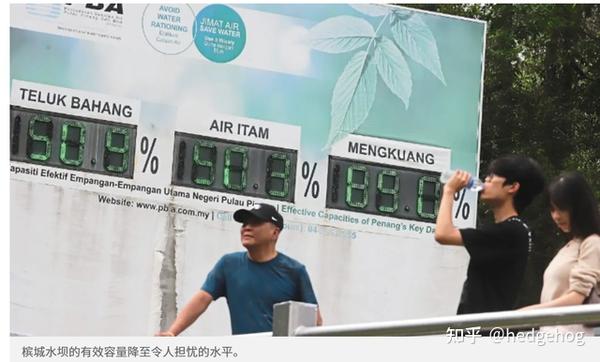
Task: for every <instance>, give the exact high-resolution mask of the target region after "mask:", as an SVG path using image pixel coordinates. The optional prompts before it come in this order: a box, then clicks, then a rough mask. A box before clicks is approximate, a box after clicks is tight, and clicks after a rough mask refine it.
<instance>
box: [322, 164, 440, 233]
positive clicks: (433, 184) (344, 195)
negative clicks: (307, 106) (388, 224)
mask: <svg viewBox="0 0 600 362" xmlns="http://www.w3.org/2000/svg"><path fill="white" fill-rule="evenodd" d="M327 179H328V187H327V202H326V206H327V207H328V208H334V209H340V210H348V211H355V212H362V213H369V214H377V215H381V216H389V217H396V218H401V219H411V220H418V221H425V222H435V219H436V217H437V213H438V209H439V202H440V189H441V184H440V182H439V174H438V173H435V172H430V171H422V170H414V169H408V168H399V167H393V166H389V165H381V164H375V163H368V162H356V161H353V160H348V159H343V158H339V157H334V156H330V157H329V170H328V175H327Z"/></svg>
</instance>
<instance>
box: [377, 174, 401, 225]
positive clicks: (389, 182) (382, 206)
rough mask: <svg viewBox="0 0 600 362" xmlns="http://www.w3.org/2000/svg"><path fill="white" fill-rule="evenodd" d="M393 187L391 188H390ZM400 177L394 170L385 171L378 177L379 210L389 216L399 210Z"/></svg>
mask: <svg viewBox="0 0 600 362" xmlns="http://www.w3.org/2000/svg"><path fill="white" fill-rule="evenodd" d="M390 186H391V187H390ZM399 191H400V177H398V173H397V172H396V171H393V170H383V171H381V172H380V173H379V174H378V175H377V210H379V211H381V212H385V213H388V214H391V213H394V212H396V210H398V199H399V193H398V192H399Z"/></svg>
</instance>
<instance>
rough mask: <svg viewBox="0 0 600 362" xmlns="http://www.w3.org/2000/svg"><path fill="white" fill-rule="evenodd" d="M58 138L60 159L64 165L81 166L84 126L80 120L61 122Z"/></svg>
mask: <svg viewBox="0 0 600 362" xmlns="http://www.w3.org/2000/svg"><path fill="white" fill-rule="evenodd" d="M60 140H61V143H60V161H61V162H62V163H64V164H65V165H70V166H81V164H82V163H83V149H84V146H85V127H84V126H83V125H82V124H81V123H80V122H69V121H67V122H65V123H63V125H62V127H61V132H60Z"/></svg>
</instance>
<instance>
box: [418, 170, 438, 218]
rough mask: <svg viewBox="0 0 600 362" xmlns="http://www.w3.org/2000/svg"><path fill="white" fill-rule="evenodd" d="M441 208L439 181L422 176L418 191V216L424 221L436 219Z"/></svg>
mask: <svg viewBox="0 0 600 362" xmlns="http://www.w3.org/2000/svg"><path fill="white" fill-rule="evenodd" d="M439 208H440V182H439V180H438V179H437V178H435V177H431V176H422V177H421V178H420V179H419V184H418V190H417V214H418V215H419V216H420V217H422V218H424V219H435V218H436V217H437V214H438V209H439Z"/></svg>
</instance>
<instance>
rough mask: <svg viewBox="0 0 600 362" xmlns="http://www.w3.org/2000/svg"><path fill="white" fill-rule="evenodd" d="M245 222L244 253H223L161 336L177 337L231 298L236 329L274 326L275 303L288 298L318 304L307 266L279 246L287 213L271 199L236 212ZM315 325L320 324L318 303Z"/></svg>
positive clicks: (252, 330)
mask: <svg viewBox="0 0 600 362" xmlns="http://www.w3.org/2000/svg"><path fill="white" fill-rule="evenodd" d="M233 218H234V219H235V221H237V222H240V223H242V228H241V239H242V245H243V246H244V247H245V248H246V250H247V251H246V252H236V253H230V254H226V255H224V256H223V257H222V258H221V259H220V260H219V261H218V262H217V264H216V265H215V267H214V268H213V269H212V270H211V271H210V273H208V276H207V277H206V281H205V282H204V285H203V286H202V288H201V290H199V291H198V292H197V293H196V294H195V295H194V296H193V297H192V299H191V300H190V301H189V302H188V304H186V305H185V307H183V309H182V310H181V312H180V313H179V315H178V316H177V318H176V319H175V321H174V322H173V324H172V325H171V327H169V329H168V330H167V331H165V332H160V333H158V334H157V335H159V336H176V335H178V334H179V333H181V332H182V331H184V330H185V329H186V328H187V327H189V326H190V325H191V324H192V323H193V322H194V321H195V320H196V319H197V318H198V317H199V316H200V315H201V314H202V313H203V312H204V311H205V310H206V308H208V305H209V304H210V303H211V302H212V301H213V300H216V299H218V298H220V297H225V298H226V299H227V305H228V306H229V316H230V319H231V330H232V333H233V334H242V333H257V332H268V331H272V330H273V304H276V303H280V302H285V301H289V300H293V301H298V302H306V303H312V304H317V298H316V297H315V293H314V292H313V289H312V285H311V283H310V278H309V277H308V273H307V272H306V268H305V267H304V265H302V264H301V263H299V262H298V261H296V260H294V259H292V258H290V257H289V256H286V255H284V254H283V253H280V252H278V251H277V250H276V248H275V244H276V243H277V239H278V237H279V234H280V233H281V230H283V217H282V216H281V215H280V214H279V212H277V210H276V209H275V208H274V207H273V206H271V205H268V204H257V205H256V206H255V207H253V208H252V209H248V210H246V209H240V210H237V211H236V212H235V213H234V214H233ZM316 323H317V325H322V319H321V314H320V312H319V309H318V308H317V321H316Z"/></svg>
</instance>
